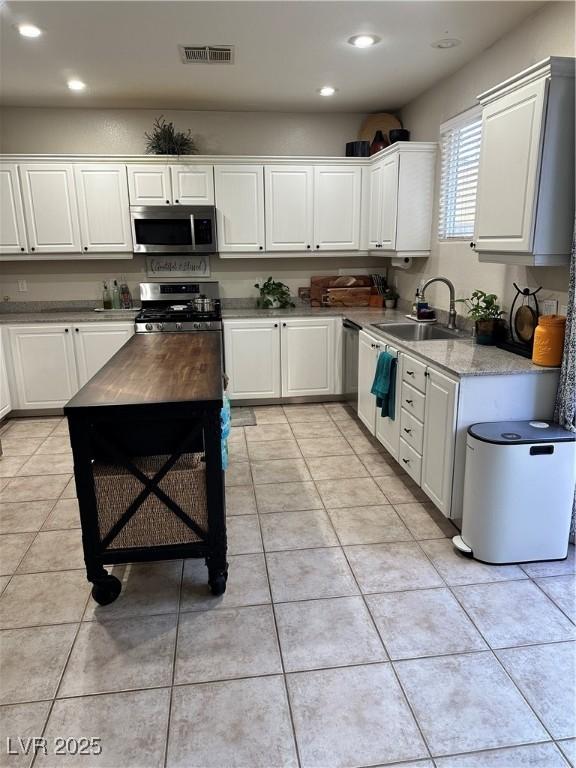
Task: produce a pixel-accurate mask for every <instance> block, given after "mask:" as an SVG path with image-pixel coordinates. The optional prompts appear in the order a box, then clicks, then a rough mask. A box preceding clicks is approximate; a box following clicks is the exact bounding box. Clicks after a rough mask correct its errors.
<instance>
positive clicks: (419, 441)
mask: <svg viewBox="0 0 576 768" xmlns="http://www.w3.org/2000/svg"><path fill="white" fill-rule="evenodd" d="M400 436H401V437H402V439H403V440H405V441H406V442H407V443H408V444H409V445H411V446H412V448H414V450H416V451H418V453H420V454H421V453H422V445H423V442H424V425H423V424H422V422H420V421H418V419H417V418H416V417H415V416H413V415H412V414H411V413H408V411H405V410H404V408H402V411H401V414H400Z"/></svg>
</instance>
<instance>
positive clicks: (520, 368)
mask: <svg viewBox="0 0 576 768" xmlns="http://www.w3.org/2000/svg"><path fill="white" fill-rule="evenodd" d="M137 312H138V310H137V309H133V310H106V311H99V312H96V311H95V310H94V309H88V308H80V307H78V308H73V309H66V308H65V307H61V308H59V309H50V310H44V311H35V312H33V311H31V312H17V313H15V312H0V325H11V324H19V323H64V324H66V323H84V322H105V321H108V322H118V321H122V320H125V321H130V322H131V321H132V320H133V319H134V317H135V316H136V314H137ZM222 316H223V318H224V319H225V320H242V319H248V318H258V317H262V318H263V317H311V316H324V317H342V318H347V319H349V320H351V321H352V322H354V323H356V324H357V325H359V326H360V327H361V328H364V329H365V330H366V331H368V332H369V333H372V334H374V335H376V336H381V337H382V338H384V339H386V340H387V341H388V342H390V344H392V345H393V346H394V347H395V348H397V349H401V350H403V351H405V352H412V353H414V354H415V355H417V356H418V357H421V358H423V359H424V360H425V361H427V362H430V363H432V364H433V365H437V366H438V367H439V368H441V369H443V370H445V371H446V372H447V373H449V374H452V375H456V376H458V377H462V376H491V375H492V376H500V375H512V374H521V373H538V374H545V373H551V372H552V373H555V372H557V370H558V369H557V368H541V367H540V366H537V365H534V364H533V363H532V361H531V360H529V359H527V358H524V357H521V356H520V355H515V354H513V353H512V352H506V351H505V350H503V349H498V348H497V347H491V346H480V345H478V344H476V343H475V342H474V340H473V339H472V337H469V336H467V335H466V333H465V332H462V337H461V338H455V339H449V340H435V341H404V340H400V339H397V338H395V337H394V336H390V335H388V334H386V332H385V330H381V329H379V328H375V327H374V324H375V323H399V322H402V323H408V322H410V321H409V320H408V319H407V318H406V313H405V312H404V311H400V310H394V309H386V310H384V309H377V308H369V307H350V308H346V307H311V306H308V305H300V306H297V307H294V308H292V309H256V308H255V307H252V308H240V309H234V308H226V307H225V308H224V309H223V310H222Z"/></svg>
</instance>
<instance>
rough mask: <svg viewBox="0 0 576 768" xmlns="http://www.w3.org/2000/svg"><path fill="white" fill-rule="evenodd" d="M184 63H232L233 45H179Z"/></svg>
mask: <svg viewBox="0 0 576 768" xmlns="http://www.w3.org/2000/svg"><path fill="white" fill-rule="evenodd" d="M178 48H179V49H180V55H181V57H182V61H183V62H184V64H233V63H234V46H233V45H179V46H178Z"/></svg>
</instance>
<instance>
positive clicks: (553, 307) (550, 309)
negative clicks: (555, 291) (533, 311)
mask: <svg viewBox="0 0 576 768" xmlns="http://www.w3.org/2000/svg"><path fill="white" fill-rule="evenodd" d="M540 311H541V313H542V314H543V315H555V314H557V312H558V300H557V299H545V301H543V302H541V304H540Z"/></svg>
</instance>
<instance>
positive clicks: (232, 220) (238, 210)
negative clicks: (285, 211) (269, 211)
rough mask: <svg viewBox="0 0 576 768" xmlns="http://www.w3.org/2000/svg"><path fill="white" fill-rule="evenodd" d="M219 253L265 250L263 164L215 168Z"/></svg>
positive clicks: (219, 166)
mask: <svg viewBox="0 0 576 768" xmlns="http://www.w3.org/2000/svg"><path fill="white" fill-rule="evenodd" d="M214 197H215V200H216V217H217V224H218V250H219V251H222V252H227V251H231V252H239V253H243V252H246V253H251V252H252V253H253V252H258V251H263V250H264V243H265V238H264V168H263V166H261V165H216V166H214Z"/></svg>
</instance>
